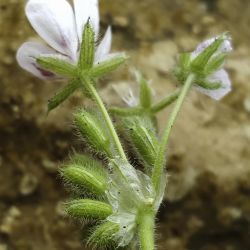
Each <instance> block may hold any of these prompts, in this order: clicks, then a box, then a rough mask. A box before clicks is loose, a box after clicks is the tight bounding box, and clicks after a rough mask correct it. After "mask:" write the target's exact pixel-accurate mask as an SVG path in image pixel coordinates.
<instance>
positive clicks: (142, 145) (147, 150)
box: [125, 118, 159, 171]
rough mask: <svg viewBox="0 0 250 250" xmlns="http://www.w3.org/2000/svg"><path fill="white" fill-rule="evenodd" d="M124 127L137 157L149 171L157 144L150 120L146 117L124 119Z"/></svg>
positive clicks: (153, 160)
mask: <svg viewBox="0 0 250 250" xmlns="http://www.w3.org/2000/svg"><path fill="white" fill-rule="evenodd" d="M125 122H126V127H127V128H128V134H129V137H130V140H131V142H132V144H133V145H134V147H135V150H136V152H137V154H138V156H139V158H140V159H141V160H142V161H143V162H144V163H145V164H146V166H147V170H149V171H150V169H151V167H152V166H153V164H154V162H155V157H156V153H157V148H158V145H159V142H158V139H157V137H156V134H155V131H154V128H153V126H152V125H151V122H150V121H149V120H148V119H147V120H146V119H143V120H142V119H140V118H129V119H126V121H125Z"/></svg>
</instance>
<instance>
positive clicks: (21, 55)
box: [16, 42, 55, 79]
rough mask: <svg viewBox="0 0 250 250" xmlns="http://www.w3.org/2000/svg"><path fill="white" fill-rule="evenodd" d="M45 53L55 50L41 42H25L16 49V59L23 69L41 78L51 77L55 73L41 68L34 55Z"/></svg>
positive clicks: (53, 52) (52, 52)
mask: <svg viewBox="0 0 250 250" xmlns="http://www.w3.org/2000/svg"><path fill="white" fill-rule="evenodd" d="M47 54H55V51H54V50H52V49H51V48H49V47H47V46H46V45H43V44H41V43H36V42H26V43H24V44H23V45H22V46H21V47H20V48H19V49H18V51H17V55H16V59H17V62H18V64H19V65H20V66H21V67H22V68H23V69H25V70H27V71H28V72H30V73H32V74H33V75H35V76H37V77H39V78H41V79H53V78H55V74H54V73H52V72H50V71H47V70H43V69H42V68H41V67H40V66H39V65H38V64H37V62H36V57H39V56H41V55H42V56H44V55H47Z"/></svg>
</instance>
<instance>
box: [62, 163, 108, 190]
mask: <svg viewBox="0 0 250 250" xmlns="http://www.w3.org/2000/svg"><path fill="white" fill-rule="evenodd" d="M61 173H62V175H63V177H64V178H65V180H66V182H69V183H70V184H73V185H74V186H76V187H77V188H80V189H83V190H87V191H89V192H91V193H93V194H96V195H102V194H104V193H105V191H106V189H107V180H106V178H107V176H106V173H105V171H104V170H103V168H102V166H100V164H99V163H96V161H94V160H92V162H91V163H89V162H86V163H85V164H84V165H81V164H79V163H78V164H77V163H71V164H69V165H67V166H65V167H64V168H62V170H61Z"/></svg>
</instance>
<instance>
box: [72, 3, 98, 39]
mask: <svg viewBox="0 0 250 250" xmlns="http://www.w3.org/2000/svg"><path fill="white" fill-rule="evenodd" d="M74 10H75V18H76V26H77V33H78V37H79V40H80V42H81V40H82V33H83V29H84V25H85V24H86V23H87V21H88V19H90V22H91V24H92V26H93V29H94V31H95V37H97V36H98V33H99V20H100V17H99V8H98V0H74Z"/></svg>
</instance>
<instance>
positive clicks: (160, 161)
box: [152, 74, 195, 193]
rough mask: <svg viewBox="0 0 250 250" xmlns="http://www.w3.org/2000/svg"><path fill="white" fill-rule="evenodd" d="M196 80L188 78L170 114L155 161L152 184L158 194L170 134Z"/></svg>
mask: <svg viewBox="0 0 250 250" xmlns="http://www.w3.org/2000/svg"><path fill="white" fill-rule="evenodd" d="M194 78H195V76H194V75H193V74H190V75H189V76H188V78H187V80H186V82H185V83H184V85H183V87H182V90H181V93H180V95H179V97H178V99H177V102H176V105H175V107H174V109H173V111H172V113H171V114H170V117H169V121H168V123H167V125H166V128H165V130H164V133H163V137H162V141H161V144H160V147H159V150H158V153H157V157H156V161H155V164H154V168H153V173H152V182H153V185H154V187H155V190H156V192H157V193H158V190H159V186H160V180H161V175H162V173H163V168H164V166H165V153H166V150H167V146H168V140H169V136H170V133H171V131H172V128H173V125H174V122H175V120H176V117H177V115H178V113H179V111H180V109H181V106H182V104H183V101H184V99H185V97H186V95H187V93H188V91H189V89H190V87H191V86H192V83H193V81H194Z"/></svg>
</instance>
